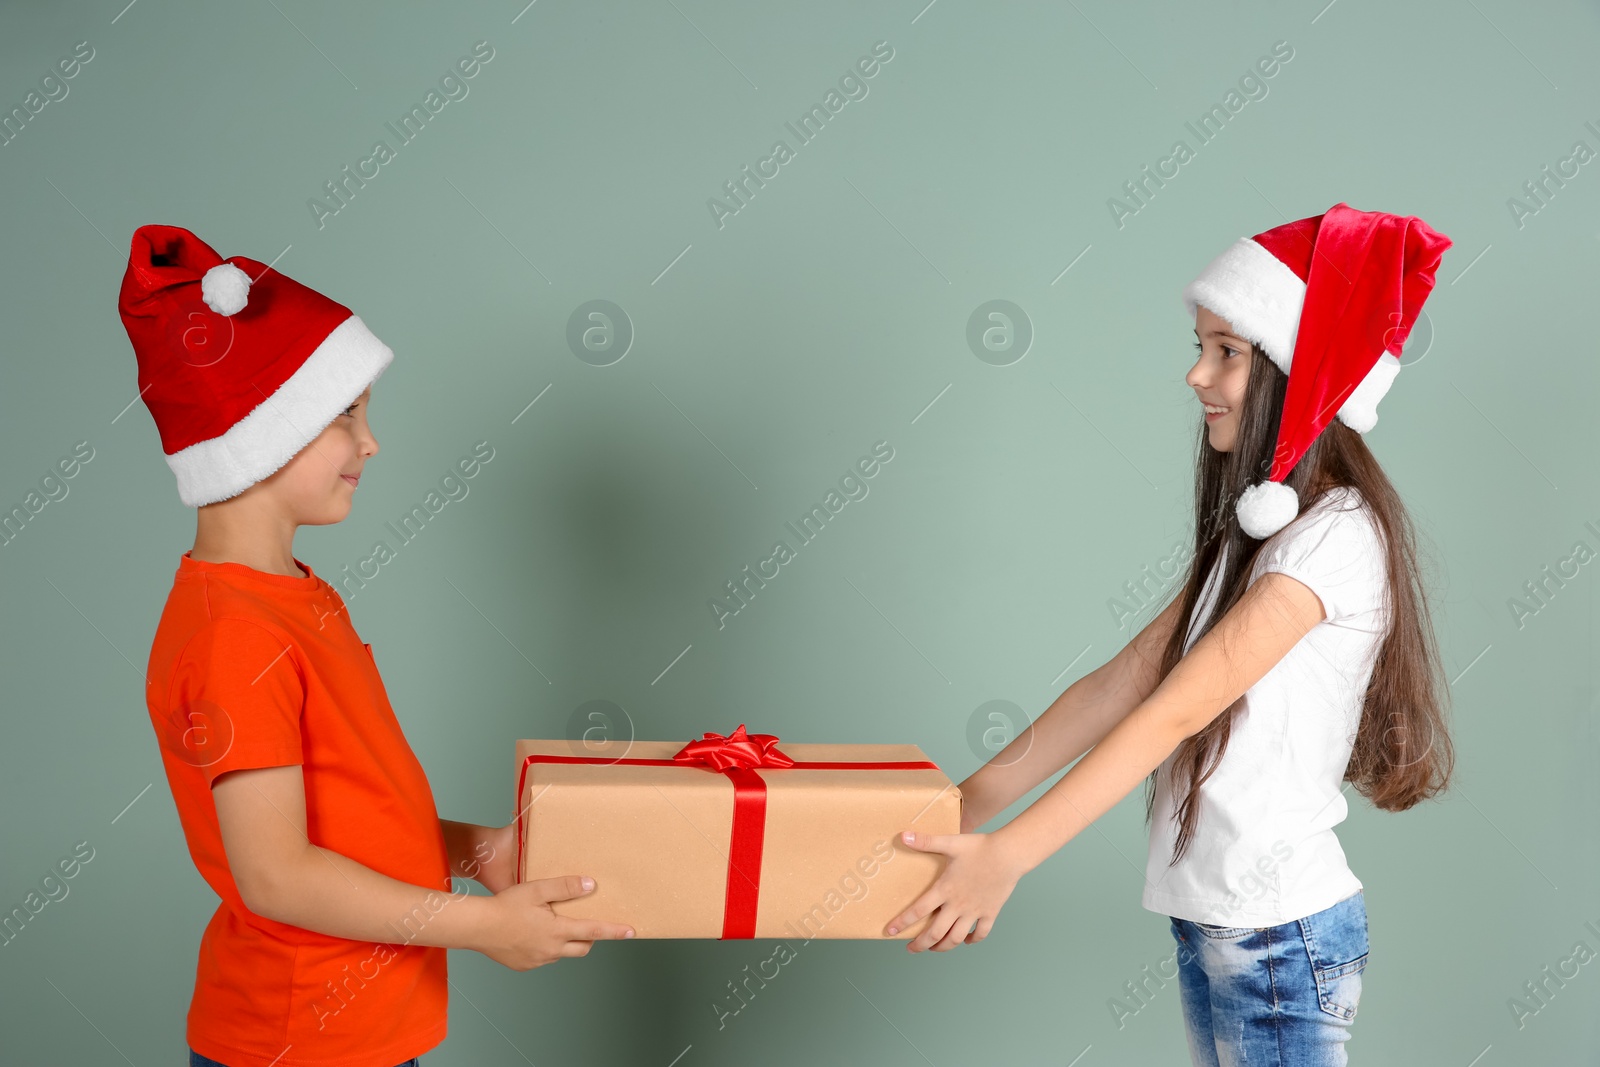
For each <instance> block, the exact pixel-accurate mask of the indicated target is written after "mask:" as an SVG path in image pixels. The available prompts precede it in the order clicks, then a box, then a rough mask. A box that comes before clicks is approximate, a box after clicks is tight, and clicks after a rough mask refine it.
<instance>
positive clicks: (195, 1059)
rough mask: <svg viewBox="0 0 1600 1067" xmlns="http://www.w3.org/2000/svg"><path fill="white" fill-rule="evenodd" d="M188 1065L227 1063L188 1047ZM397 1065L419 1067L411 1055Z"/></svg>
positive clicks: (207, 1066) (221, 1065) (200, 1066)
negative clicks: (219, 1061)
mask: <svg viewBox="0 0 1600 1067" xmlns="http://www.w3.org/2000/svg"><path fill="white" fill-rule="evenodd" d="M189 1067H228V1065H227V1064H225V1063H218V1062H217V1061H216V1060H213V1059H211V1058H209V1057H206V1056H202V1055H200V1053H198V1052H196V1051H195V1050H194V1049H190V1050H189ZM399 1067H419V1058H418V1057H416V1056H413V1057H411V1058H410V1059H409V1060H407V1061H406V1062H404V1063H402V1064H400V1065H399Z"/></svg>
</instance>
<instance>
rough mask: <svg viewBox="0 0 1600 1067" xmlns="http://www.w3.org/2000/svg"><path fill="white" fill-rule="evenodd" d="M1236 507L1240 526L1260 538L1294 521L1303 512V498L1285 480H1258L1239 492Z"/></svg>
mask: <svg viewBox="0 0 1600 1067" xmlns="http://www.w3.org/2000/svg"><path fill="white" fill-rule="evenodd" d="M1234 510H1235V511H1236V512H1237V513H1238V515H1239V528H1240V529H1241V530H1243V531H1244V532H1245V533H1247V534H1249V535H1250V536H1251V537H1254V538H1255V539H1256V540H1258V541H1259V540H1262V539H1264V538H1268V537H1271V536H1272V535H1273V534H1275V533H1277V532H1278V531H1279V530H1281V529H1283V528H1284V527H1285V526H1287V525H1289V523H1291V522H1293V521H1294V517H1295V516H1296V515H1298V514H1300V498H1299V497H1298V496H1297V495H1295V491H1294V489H1293V487H1291V486H1287V485H1285V484H1283V483H1282V482H1258V483H1257V484H1255V485H1252V486H1250V487H1249V488H1247V489H1246V490H1245V491H1244V492H1242V493H1240V494H1239V503H1238V504H1236V505H1235V506H1234Z"/></svg>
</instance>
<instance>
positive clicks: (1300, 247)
mask: <svg viewBox="0 0 1600 1067" xmlns="http://www.w3.org/2000/svg"><path fill="white" fill-rule="evenodd" d="M1450 245H1451V241H1450V238H1448V237H1446V236H1444V235H1443V234H1441V233H1439V232H1437V231H1436V230H1434V229H1432V228H1431V227H1430V226H1429V225H1428V224H1427V223H1425V222H1423V221H1422V220H1421V219H1419V218H1416V217H1414V216H1409V215H1389V214H1385V213H1384V212H1381V211H1357V210H1355V209H1354V208H1352V207H1350V206H1349V205H1348V204H1344V203H1338V204H1335V205H1334V206H1333V207H1331V208H1329V209H1328V210H1327V212H1326V213H1324V214H1322V215H1314V216H1312V217H1310V218H1304V219H1297V220H1296V221H1294V222H1287V223H1284V224H1283V225H1282V226H1276V227H1274V228H1272V229H1270V230H1267V231H1266V232H1264V233H1258V234H1256V235H1255V236H1254V237H1241V238H1240V239H1239V240H1238V241H1235V242H1234V243H1233V245H1232V246H1230V247H1229V248H1228V249H1227V250H1225V251H1224V252H1223V253H1222V254H1221V255H1219V256H1218V257H1217V258H1216V259H1214V260H1212V261H1211V262H1210V263H1209V264H1208V265H1207V266H1206V268H1205V270H1203V271H1201V272H1200V276H1199V277H1198V278H1196V279H1195V280H1194V281H1192V282H1190V283H1189V284H1188V285H1187V286H1185V287H1184V290H1183V303H1184V307H1185V308H1186V309H1187V311H1188V313H1189V315H1190V317H1191V318H1192V317H1193V316H1194V314H1195V308H1196V306H1197V305H1200V304H1204V305H1205V306H1206V307H1208V308H1210V309H1211V311H1212V312H1214V313H1215V314H1217V315H1219V316H1220V317H1222V318H1224V319H1226V320H1228V322H1229V323H1230V324H1231V325H1232V326H1233V331H1234V333H1236V334H1238V335H1239V336H1240V337H1242V338H1244V339H1245V340H1247V341H1253V342H1254V343H1256V344H1258V345H1260V346H1261V348H1262V350H1263V351H1264V352H1265V353H1266V355H1267V357H1268V358H1270V359H1271V360H1272V362H1273V363H1275V364H1277V365H1278V368H1279V369H1280V370H1282V371H1283V372H1284V373H1285V374H1287V375H1288V376H1289V384H1288V388H1287V391H1286V393H1285V395H1284V398H1283V416H1282V418H1281V420H1280V421H1279V423H1278V440H1277V446H1276V448H1275V449H1274V451H1273V454H1272V470H1271V471H1270V473H1269V474H1268V476H1267V480H1266V481H1264V482H1259V483H1257V484H1255V485H1252V486H1249V487H1248V488H1246V489H1245V491H1244V492H1243V493H1242V494H1240V497H1239V501H1238V503H1237V504H1236V505H1235V510H1236V512H1237V514H1238V516H1239V526H1240V528H1241V529H1243V530H1244V532H1245V533H1247V534H1249V535H1250V536H1251V537H1255V538H1266V537H1270V536H1272V535H1273V534H1275V533H1277V532H1278V531H1279V530H1281V529H1283V528H1284V527H1285V526H1287V525H1288V524H1289V522H1290V521H1292V520H1293V519H1294V517H1295V516H1296V515H1298V514H1299V513H1300V501H1299V498H1298V497H1297V496H1296V495H1295V491H1294V490H1293V489H1292V488H1290V487H1289V486H1287V485H1285V484H1284V482H1283V480H1284V479H1285V478H1287V477H1288V476H1289V472H1290V471H1292V470H1294V467H1295V464H1296V463H1298V462H1299V461H1300V457H1302V456H1304V455H1305V453H1306V450H1307V449H1309V448H1310V447H1311V445H1312V443H1313V442H1314V441H1316V439H1317V435H1318V434H1319V433H1321V432H1322V430H1323V428H1324V427H1326V426H1327V425H1328V423H1329V422H1330V421H1331V420H1332V419H1333V418H1335V417H1337V418H1338V419H1339V420H1340V421H1342V422H1343V423H1344V424H1345V425H1346V426H1348V427H1350V428H1351V429H1352V430H1355V431H1356V432H1357V433H1362V434H1364V433H1366V432H1367V431H1368V430H1370V429H1372V427H1373V426H1374V425H1375V424H1376V423H1377V421H1378V401H1379V400H1381V399H1383V396H1384V394H1385V393H1387V392H1388V391H1389V386H1390V385H1392V384H1393V383H1394V379H1395V375H1397V374H1399V373H1400V351H1401V348H1402V346H1404V344H1405V342H1406V339H1407V338H1408V337H1409V336H1410V334H1411V327H1412V324H1413V323H1415V322H1416V319H1417V314H1418V313H1419V312H1420V311H1421V310H1422V304H1423V301H1425V300H1426V299H1427V298H1428V294H1429V293H1430V292H1432V290H1433V282H1434V271H1435V270H1436V269H1437V268H1438V266H1439V259H1440V257H1441V256H1442V255H1443V253H1444V250H1445V249H1447V248H1449V247H1450ZM1291 368H1292V369H1291Z"/></svg>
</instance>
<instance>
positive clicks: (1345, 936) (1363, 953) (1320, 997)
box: [1300, 892, 1370, 1022]
mask: <svg viewBox="0 0 1600 1067" xmlns="http://www.w3.org/2000/svg"><path fill="white" fill-rule="evenodd" d="M1300 931H1301V933H1302V934H1303V935H1304V937H1305V943H1306V953H1307V954H1308V955H1309V956H1310V957H1311V973H1312V976H1313V977H1314V978H1315V979H1316V983H1317V1004H1318V1006H1320V1007H1321V1008H1322V1010H1323V1011H1325V1012H1327V1013H1328V1014H1329V1015H1332V1016H1333V1017H1334V1018H1336V1019H1343V1020H1344V1021H1346V1022H1349V1021H1350V1020H1352V1019H1354V1018H1355V1017H1356V1006H1357V1005H1358V1004H1359V1003H1360V1000H1361V973H1362V972H1363V971H1364V970H1366V967H1367V956H1368V953H1369V951H1370V946H1369V944H1368V941H1367V908H1366V901H1365V900H1364V898H1363V896H1362V894H1361V893H1360V892H1357V893H1355V894H1354V895H1353V896H1349V897H1346V898H1345V899H1344V900H1341V901H1339V903H1337V904H1335V905H1333V906H1332V907H1330V908H1325V909H1323V910H1322V911H1319V912H1316V913H1315V914H1312V915H1308V916H1306V917H1305V918H1304V919H1301V920H1300Z"/></svg>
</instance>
